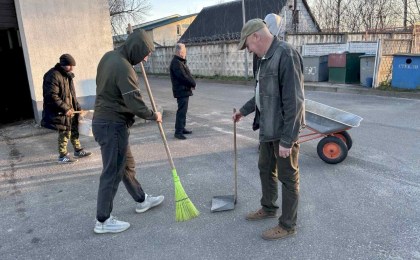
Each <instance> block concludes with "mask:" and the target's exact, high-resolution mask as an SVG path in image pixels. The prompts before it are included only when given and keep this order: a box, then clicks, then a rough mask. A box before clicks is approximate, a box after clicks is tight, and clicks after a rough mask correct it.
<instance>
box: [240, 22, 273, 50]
mask: <svg viewBox="0 0 420 260" xmlns="http://www.w3.org/2000/svg"><path fill="white" fill-rule="evenodd" d="M266 26H267V25H266V24H265V23H264V21H263V20H261V19H259V18H255V19H251V20H249V21H248V22H246V23H245V25H244V27H242V31H241V40H240V41H239V45H238V49H239V50H243V49H245V47H246V46H245V42H246V38H247V37H248V36H250V35H251V34H253V33H254V32H256V31H258V30H260V29H262V28H264V27H266Z"/></svg>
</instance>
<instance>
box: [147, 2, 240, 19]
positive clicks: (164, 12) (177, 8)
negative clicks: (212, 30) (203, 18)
mask: <svg viewBox="0 0 420 260" xmlns="http://www.w3.org/2000/svg"><path fill="white" fill-rule="evenodd" d="M232 1H235V0H188V1H179V0H150V4H151V5H152V9H151V10H150V15H149V16H148V17H147V18H146V20H145V21H144V22H149V21H153V20H156V19H159V18H163V17H166V16H170V15H174V14H179V15H181V16H183V15H188V14H193V13H199V12H200V11H201V9H203V8H204V7H207V6H212V5H217V4H220V3H227V2H232Z"/></svg>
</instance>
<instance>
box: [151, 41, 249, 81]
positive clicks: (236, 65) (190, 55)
mask: <svg viewBox="0 0 420 260" xmlns="http://www.w3.org/2000/svg"><path fill="white" fill-rule="evenodd" d="M173 55H174V47H157V48H156V50H155V52H153V54H152V56H151V57H150V58H149V60H148V62H147V63H146V64H145V69H146V71H147V72H149V73H160V74H162V73H163V74H169V64H170V62H171V60H172V58H173ZM247 59H248V75H249V76H251V75H252V55H251V54H247ZM187 65H188V67H189V69H190V70H191V73H192V74H193V75H201V76H215V75H217V76H240V77H243V76H244V75H245V51H239V50H238V43H237V42H226V43H220V44H197V45H188V46H187Z"/></svg>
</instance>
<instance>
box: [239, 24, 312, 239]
mask: <svg viewBox="0 0 420 260" xmlns="http://www.w3.org/2000/svg"><path fill="white" fill-rule="evenodd" d="M245 48H246V49H248V51H249V52H252V53H255V54H256V55H257V56H258V57H259V58H261V62H260V64H259V68H258V70H257V75H256V81H257V82H256V88H255V96H254V97H252V98H251V99H250V100H249V101H248V102H247V103H245V105H244V106H243V107H242V108H241V109H240V110H239V111H238V112H236V113H234V114H233V116H232V117H233V120H234V121H235V122H238V121H239V120H240V119H241V118H242V117H244V116H247V115H249V114H250V113H252V112H254V111H255V113H256V118H257V121H258V123H259V127H260V132H259V140H260V152H259V158H258V168H259V172H260V180H261V186H262V197H261V200H260V203H261V208H260V209H259V210H257V211H255V212H251V213H249V214H248V215H247V216H246V219H247V220H250V221H252V220H254V221H255V220H262V219H267V218H276V213H277V210H278V208H279V206H277V204H276V201H277V198H278V181H280V182H281V184H282V196H281V197H282V204H281V216H280V217H279V218H278V224H277V225H276V226H275V227H273V228H271V229H268V230H266V231H264V232H263V233H262V238H263V239H266V240H274V239H281V238H285V237H288V236H290V235H294V234H296V221H297V208H298V200H299V165H298V155H299V144H298V143H297V140H298V135H299V131H300V129H301V126H302V125H303V124H304V121H305V119H304V113H305V107H304V99H305V98H304V91H303V66H302V58H301V56H300V54H299V53H298V52H297V51H296V50H295V49H294V48H293V47H292V46H291V45H290V44H288V43H286V42H284V41H280V40H279V39H278V38H277V37H274V36H273V35H272V34H271V33H270V31H269V30H268V28H267V26H266V24H265V23H264V22H263V20H261V19H252V20H249V21H248V22H247V23H246V24H245V25H244V27H243V28H242V31H241V40H240V43H239V49H240V50H243V49H245Z"/></svg>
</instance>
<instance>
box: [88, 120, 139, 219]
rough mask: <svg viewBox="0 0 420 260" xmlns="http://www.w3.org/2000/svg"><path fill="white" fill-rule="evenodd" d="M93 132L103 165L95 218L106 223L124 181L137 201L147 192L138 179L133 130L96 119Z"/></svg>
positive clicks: (123, 124) (125, 125) (93, 123)
mask: <svg viewBox="0 0 420 260" xmlns="http://www.w3.org/2000/svg"><path fill="white" fill-rule="evenodd" d="M92 132H93V135H94V137H95V140H96V142H98V144H99V145H100V147H101V155H102V165H103V169H102V173H101V176H100V179H99V189H98V201H97V212H96V218H97V220H98V221H100V222H104V221H105V220H107V219H108V218H109V217H110V215H111V212H112V207H113V201H114V197H115V194H116V193H117V190H118V185H119V184H120V182H121V180H122V181H123V183H124V185H125V187H126V189H127V191H128V193H130V195H131V196H132V197H133V199H134V200H135V201H136V202H143V201H144V199H145V194H144V191H143V189H142V187H141V185H140V183H139V182H138V181H137V179H136V171H135V166H136V162H135V161H134V157H133V155H132V153H131V149H130V144H129V142H128V138H129V135H130V131H129V129H128V127H127V124H125V123H119V122H118V123H117V122H112V121H106V120H100V119H94V120H93V122H92Z"/></svg>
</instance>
